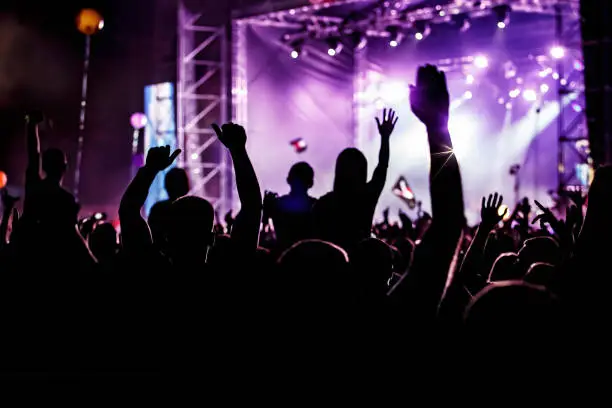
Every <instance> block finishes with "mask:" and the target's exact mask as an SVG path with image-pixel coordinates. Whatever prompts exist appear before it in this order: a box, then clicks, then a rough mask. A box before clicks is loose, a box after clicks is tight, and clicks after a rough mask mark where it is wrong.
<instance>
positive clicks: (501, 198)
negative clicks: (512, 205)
mask: <svg viewBox="0 0 612 408" xmlns="http://www.w3.org/2000/svg"><path fill="white" fill-rule="evenodd" d="M503 203H504V196H503V195H501V194H500V195H499V200H498V202H497V207H498V208H499V207H501V205H502V204H503Z"/></svg>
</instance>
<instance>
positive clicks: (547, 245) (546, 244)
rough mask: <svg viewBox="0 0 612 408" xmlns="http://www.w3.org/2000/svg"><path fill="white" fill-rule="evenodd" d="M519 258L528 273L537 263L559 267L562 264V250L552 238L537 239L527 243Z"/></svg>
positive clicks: (531, 239)
mask: <svg viewBox="0 0 612 408" xmlns="http://www.w3.org/2000/svg"><path fill="white" fill-rule="evenodd" d="M518 256H519V259H520V261H521V264H522V265H523V266H524V269H525V273H527V269H528V268H529V267H530V266H531V265H532V264H534V263H536V262H546V263H549V264H552V265H558V264H559V263H560V262H561V249H560V248H559V244H557V241H555V240H554V239H553V238H551V237H536V238H530V239H528V240H526V241H525V243H524V244H523V247H522V248H521V250H520V251H519V253H518Z"/></svg>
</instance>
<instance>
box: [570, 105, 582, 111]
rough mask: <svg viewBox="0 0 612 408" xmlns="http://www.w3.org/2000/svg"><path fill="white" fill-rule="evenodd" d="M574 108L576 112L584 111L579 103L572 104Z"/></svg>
mask: <svg viewBox="0 0 612 408" xmlns="http://www.w3.org/2000/svg"><path fill="white" fill-rule="evenodd" d="M572 109H573V110H574V112H576V113H580V112H582V106H580V105H578V104H577V103H574V104H572Z"/></svg>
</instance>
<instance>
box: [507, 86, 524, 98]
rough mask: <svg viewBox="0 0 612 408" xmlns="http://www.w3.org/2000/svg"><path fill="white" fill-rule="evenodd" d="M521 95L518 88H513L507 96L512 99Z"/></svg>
mask: <svg viewBox="0 0 612 408" xmlns="http://www.w3.org/2000/svg"><path fill="white" fill-rule="evenodd" d="M520 94H521V90H520V89H518V88H514V89H513V90H511V91H510V92H508V96H509V97H511V98H512V99H514V98H517V97H518V96H519V95H520Z"/></svg>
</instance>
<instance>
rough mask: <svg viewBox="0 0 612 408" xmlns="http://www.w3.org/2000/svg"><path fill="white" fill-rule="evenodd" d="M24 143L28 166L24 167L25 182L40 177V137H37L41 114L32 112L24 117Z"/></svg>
mask: <svg viewBox="0 0 612 408" xmlns="http://www.w3.org/2000/svg"><path fill="white" fill-rule="evenodd" d="M25 122H26V145H27V151H28V167H27V169H26V183H28V182H29V181H35V180H39V179H40V139H39V137H38V124H39V123H40V122H42V114H40V113H37V112H33V113H29V114H27V115H26V117H25Z"/></svg>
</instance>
